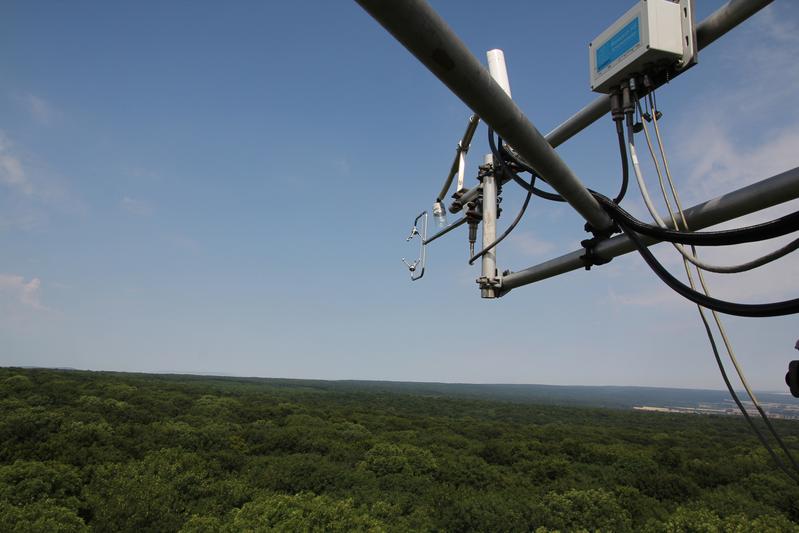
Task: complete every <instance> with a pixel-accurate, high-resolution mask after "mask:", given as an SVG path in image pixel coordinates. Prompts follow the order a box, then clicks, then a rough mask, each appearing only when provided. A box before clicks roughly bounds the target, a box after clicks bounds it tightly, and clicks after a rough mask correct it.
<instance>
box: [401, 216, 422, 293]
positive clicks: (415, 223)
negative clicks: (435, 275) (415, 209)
mask: <svg viewBox="0 0 799 533" xmlns="http://www.w3.org/2000/svg"><path fill="white" fill-rule="evenodd" d="M419 219H422V231H421V232H419V229H418V228H417V226H418V225H419ZM417 235H418V236H419V258H418V259H416V260H415V261H413V262H411V263H409V262H408V261H406V260H405V258H404V257H403V258H402V262H403V263H405V266H406V267H408V270H409V271H410V273H411V281H416V280H417V279H422V276H424V268H425V264H426V262H427V243H426V241H427V211H422V212H421V213H419V216H417V217H416V218H415V219H414V221H413V227H412V228H411V234H410V235H408V238H407V239H405V242H410V241H411V240H412V239H413V238H414V237H416V236H417ZM420 267H421V268H420ZM417 269H418V274H417V273H416V272H417Z"/></svg>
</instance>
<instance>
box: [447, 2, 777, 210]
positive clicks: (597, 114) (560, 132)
mask: <svg viewBox="0 0 799 533" xmlns="http://www.w3.org/2000/svg"><path fill="white" fill-rule="evenodd" d="M772 1H773V0H730V1H729V2H727V3H726V4H724V5H723V6H721V7H720V8H718V9H717V10H716V11H714V12H713V13H712V14H711V15H710V16H708V17H707V18H706V19H705V20H703V21H702V22H701V23H699V24H698V25H697V27H696V42H697V45H698V47H699V49H700V50H701V49H703V48H705V47H706V46H708V45H709V44H711V43H712V42H713V41H715V40H716V39H718V38H719V37H721V36H722V35H724V34H725V33H727V32H728V31H730V30H731V29H733V28H734V27H736V26H737V25H738V24H740V23H741V22H743V21H744V20H746V19H748V18H749V17H751V16H752V15H754V14H755V13H757V12H758V11H760V10H761V9H763V8H764V7H766V6H767V5H769V4H770V3H771V2H772ZM609 111H610V97H609V96H608V95H606V94H603V95H601V96H598V97H596V98H595V99H594V101H592V102H591V103H590V104H588V105H587V106H585V107H584V108H582V109H581V110H579V111H578V112H577V113H575V114H574V115H572V116H571V117H569V118H568V119H567V120H566V121H565V122H563V123H562V124H561V125H560V126H558V127H556V128H555V129H554V130H552V131H550V132H549V133H548V134H547V135H546V140H547V141H548V142H549V144H550V145H551V146H552V147H553V148H556V147H558V146H560V145H561V144H563V143H565V142H566V141H568V140H569V139H571V138H572V137H574V136H575V135H577V134H578V133H580V132H581V131H583V130H584V129H585V128H587V127H588V126H590V125H591V124H593V123H594V122H596V121H597V120H599V119H600V118H602V117H603V116H605V115H606V114H607V113H608V112H609ZM479 187H480V186H479V185H478V186H476V187H472V188H471V189H469V190H468V191H466V192H465V193H464V194H463V196H462V197H461V199H460V201H461V202H462V203H463V204H466V203H467V202H469V201H471V200H473V199H474V198H476V197H477V195H478V194H479V192H480V188H479Z"/></svg>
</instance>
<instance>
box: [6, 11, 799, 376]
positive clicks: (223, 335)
mask: <svg viewBox="0 0 799 533" xmlns="http://www.w3.org/2000/svg"><path fill="white" fill-rule="evenodd" d="M699 4H700V5H699V6H698V8H699V10H700V11H699V13H698V19H699V20H701V19H703V18H704V17H706V16H707V15H708V14H709V13H711V12H712V11H713V10H714V9H716V8H717V7H719V6H720V5H721V4H722V2H718V1H709V0H703V1H702V2H699ZM630 5H631V2H629V1H608V2H601V3H600V2H595V3H592V4H588V3H584V2H550V3H540V2H504V1H503V2H500V1H498V2H479V3H478V2H468V3H464V2H454V1H453V2H444V1H440V2H439V1H436V2H433V6H434V7H435V8H436V9H437V10H438V11H439V12H440V13H441V14H442V16H443V17H444V18H445V19H446V20H447V21H448V22H449V24H450V25H451V26H452V27H453V29H454V30H455V31H456V32H457V33H458V35H460V37H461V38H462V39H463V41H464V42H465V43H466V45H467V46H468V47H469V48H470V49H471V50H472V51H473V52H474V53H475V54H476V55H477V56H478V57H479V58H480V59H481V60H483V61H484V58H485V51H486V50H488V49H491V48H502V49H504V51H505V56H506V60H507V63H508V69H509V74H510V80H511V85H512V89H513V96H514V98H515V99H516V100H517V102H518V104H519V105H520V107H521V108H522V109H523V110H524V111H525V112H526V113H527V115H528V116H529V117H530V119H531V120H532V121H533V122H534V123H535V124H536V125H537V126H538V128H539V129H540V130H541V131H542V132H544V133H545V132H547V131H549V130H551V129H552V128H554V127H555V126H556V125H557V124H559V123H560V122H562V121H563V120H565V119H566V118H567V117H568V116H570V115H571V114H572V113H573V112H575V111H576V110H578V109H579V108H580V107H582V106H583V105H585V104H586V103H588V102H590V101H591V100H592V99H593V94H592V93H591V92H590V90H589V88H588V79H587V78H588V68H587V53H586V46H587V42H588V41H589V40H590V39H592V38H593V37H595V36H596V35H597V34H598V33H599V32H601V31H602V30H603V29H604V28H605V27H606V26H608V25H609V24H610V23H612V22H613V21H614V20H615V19H616V18H617V17H618V16H620V15H621V14H622V13H623V12H624V11H626V9H627V8H628V7H629V6H630ZM600 6H601V7H600ZM3 11H4V16H3V17H2V18H1V19H0V72H2V73H3V75H2V81H0V117H2V118H1V119H0V249H2V253H0V365H46V366H70V367H77V368H87V369H98V370H121V371H147V372H161V371H177V372H209V373H224V374H235V375H254V376H274V377H297V378H324V379H391V380H415V381H452V382H462V381H468V382H488V383H549V384H597V385H601V384H615V385H652V386H677V387H705V388H721V387H722V383H721V380H720V378H719V377H718V371H717V370H716V368H715V365H714V362H713V359H712V354H711V353H710V351H709V347H708V344H707V340H706V339H705V338H704V333H703V330H702V328H701V325H700V323H699V321H698V317H697V313H696V310H695V308H694V307H692V305H691V304H689V303H687V302H684V301H682V300H680V299H679V297H676V296H673V295H672V294H670V293H669V291H668V290H667V289H665V288H664V287H662V286H661V284H660V282H659V281H658V280H657V279H656V278H655V277H654V275H652V274H651V273H650V272H649V271H648V270H647V268H646V266H645V265H644V264H643V263H642V261H641V260H640V259H639V258H638V257H633V256H628V257H624V258H619V259H616V260H614V261H613V262H612V263H610V264H608V265H605V266H603V267H600V268H596V269H594V270H592V271H591V272H584V271H579V272H573V273H570V274H567V275H564V276H561V277H558V278H556V279H551V280H548V281H545V282H542V283H540V284H536V285H533V286H529V287H525V288H521V289H518V290H516V291H514V292H512V293H510V294H509V295H507V296H506V297H504V298H502V299H500V300H496V301H487V300H481V299H480V298H479V292H478V290H477V287H476V285H475V283H474V279H475V278H476V277H477V276H478V275H479V273H478V267H477V265H476V266H475V267H469V266H468V265H467V263H466V259H467V253H468V248H467V243H466V235H465V228H464V230H461V231H456V232H453V233H452V234H450V235H449V236H448V237H447V238H445V239H441V240H440V241H438V242H436V243H435V245H433V246H431V247H430V249H429V251H428V253H429V263H428V271H427V274H426V275H425V277H424V279H423V280H421V281H419V282H416V283H413V284H412V283H411V282H410V281H409V280H408V274H407V271H406V270H405V269H404V266H403V265H402V263H401V262H400V257H402V256H410V255H412V254H413V253H415V248H414V247H412V246H407V245H406V244H405V242H404V238H405V236H406V235H407V233H408V231H409V229H410V227H411V222H412V220H413V217H414V216H415V215H416V214H417V213H418V212H419V211H420V210H422V209H427V208H429V207H430V204H431V202H432V200H433V199H434V197H435V194H436V193H437V191H438V188H439V187H440V183H441V180H442V179H443V177H444V174H445V173H446V171H447V170H448V168H449V165H450V163H451V160H452V156H453V154H454V148H455V144H456V142H457V140H458V138H459V137H460V135H461V133H462V131H463V128H464V127H465V124H466V120H467V118H468V116H469V115H470V111H469V110H468V109H467V108H466V107H465V106H464V105H463V104H462V103H461V102H460V101H459V100H458V99H457V98H456V97H454V96H453V95H452V94H451V93H449V91H448V90H447V89H446V88H445V87H444V86H443V85H442V84H441V83H440V82H439V81H438V80H437V79H435V78H434V77H433V75H432V74H430V73H429V72H428V71H427V70H426V69H425V68H424V67H423V66H422V65H421V64H419V63H418V62H417V61H416V60H415V59H414V58H413V57H412V56H411V55H410V54H409V53H408V52H407V51H405V49H404V48H402V47H401V46H400V45H399V44H398V43H396V42H395V41H394V40H393V39H392V38H391V37H390V36H389V35H388V34H387V33H386V32H385V31H384V30H383V29H382V28H381V27H380V26H379V25H378V24H377V23H376V22H375V21H373V20H372V19H371V18H370V17H369V16H368V15H367V14H366V13H365V12H364V11H363V10H362V9H361V8H360V7H358V5H357V4H355V3H354V2H322V1H316V2H305V3H300V2H279V3H278V2H268V3H267V2H236V3H228V4H226V5H224V6H222V5H220V4H218V3H211V2H169V3H163V2H136V3H128V4H115V5H112V4H109V3H107V2H88V1H86V2H77V3H58V2H52V3H50V4H48V5H47V6H46V8H45V7H43V6H42V5H41V4H39V5H32V4H31V3H29V2H13V3H8V4H6V5H5V7H4V10H3ZM797 35H799V7H797V5H796V4H794V3H792V2H776V3H775V5H772V6H770V7H768V8H766V9H765V10H764V11H763V12H761V13H760V14H758V15H757V16H755V17H754V18H752V19H751V20H749V21H747V22H746V23H745V24H744V25H743V26H741V27H740V28H739V29H738V30H737V31H734V32H733V33H731V34H729V35H727V36H725V37H723V38H722V39H720V40H719V41H717V42H716V43H714V44H713V45H712V46H711V47H709V48H707V49H706V50H704V51H703V52H702V53H701V55H700V64H699V65H698V66H697V67H695V68H694V69H692V70H691V71H690V72H688V73H686V74H685V75H684V76H681V77H680V78H679V79H678V80H676V81H675V82H673V83H671V84H670V85H668V86H667V87H665V88H663V89H662V90H660V91H659V92H658V102H659V103H660V105H661V107H662V109H663V111H664V119H663V123H662V127H663V129H664V130H665V131H664V135H665V139H666V144H667V147H668V148H669V154H670V157H671V163H672V167H673V169H674V170H675V174H676V176H677V182H678V185H679V186H680V189H681V191H682V194H683V197H684V199H685V201H686V203H687V204H691V205H692V204H694V203H697V202H699V201H702V200H704V199H706V198H709V197H711V196H715V195H718V194H722V193H724V192H727V191H729V190H732V189H733V188H737V187H739V186H742V185H744V184H747V183H751V182H754V181H757V180H758V179H762V178H764V177H768V176H770V175H773V174H775V173H778V172H780V171H782V170H786V169H788V168H792V167H795V166H797V164H798V163H799V150H797V148H796V147H797V146H799V127H797V124H799V111H797V108H796V106H794V105H793V102H795V101H796V98H797V97H798V96H799V69H797V68H796V67H795V62H794V58H795V54H796V51H797V50H799V37H797ZM615 142H616V141H615V138H614V130H613V125H612V123H611V121H610V119H609V118H608V119H605V120H601V121H599V122H598V123H597V124H595V125H593V126H592V127H590V128H589V129H588V130H586V131H585V132H584V133H583V134H581V135H580V136H578V137H577V138H575V139H573V140H571V141H569V142H568V143H566V144H565V145H563V146H562V147H561V148H559V152H560V153H561V155H562V156H563V157H564V159H565V160H566V161H567V162H568V163H569V164H570V165H571V166H572V167H573V168H574V170H575V172H576V173H577V175H578V176H579V177H580V178H581V179H582V180H583V181H584V182H585V183H586V184H588V185H589V186H591V187H593V188H596V189H598V190H601V191H607V192H611V191H615V190H616V189H617V187H618V185H617V180H618V161H617V158H618V154H617V149H616V147H615V146H614V143H615ZM486 151H487V144H486V141H485V130H484V129H483V128H482V127H481V128H480V129H479V130H478V133H477V135H476V137H475V141H474V142H473V144H472V150H471V152H470V154H469V156H470V159H469V163H470V165H469V177H468V179H469V180H470V183H473V182H474V175H475V172H476V165H477V163H478V161H479V160H482V155H483V153H485V152H486ZM649 176H650V177H651V172H650V173H649ZM503 196H504V203H503V207H504V208H505V215H504V216H503V217H502V218H501V219H500V222H499V224H500V228H502V227H504V224H507V223H508V219H510V218H512V214H513V213H515V211H516V209H517V207H518V205H519V204H520V202H521V200H522V195H521V193H520V192H519V191H518V190H516V189H515V188H513V187H507V188H506V190H505V192H504V195H503ZM625 205H627V207H628V208H629V209H630V210H632V211H633V212H635V213H637V214H638V215H640V216H643V215H644V211H643V209H642V203H641V202H640V200H639V198H638V196H637V191H636V190H635V189H632V190H631V191H630V194H629V195H628V199H627V200H625ZM796 208H797V204H796V203H795V202H794V203H792V204H790V205H788V206H785V207H783V208H780V209H774V210H772V211H771V212H770V213H767V214H765V215H761V216H760V218H758V217H750V218H748V219H746V220H749V221H752V220H758V219H762V218H763V217H768V216H774V215H776V214H778V213H782V212H786V211H787V210H795V209H796ZM739 222H740V221H739ZM583 238H584V234H583V231H582V222H581V220H580V219H579V218H578V217H577V216H576V215H575V214H573V213H572V212H571V211H570V210H569V209H568V208H567V207H564V206H562V205H545V204H544V203H543V202H542V201H540V200H534V201H533V203H532V204H531V208H530V210H529V212H528V215H527V216H526V218H525V219H524V221H523V222H522V224H520V226H519V227H518V228H517V230H516V231H515V232H514V235H513V237H512V238H510V239H509V242H508V243H507V245H504V246H503V247H502V248H500V250H499V253H498V257H499V264H500V267H501V269H505V268H509V269H511V270H521V269H522V268H525V267H527V266H530V265H532V264H534V263H536V262H539V261H542V260H545V259H548V258H550V257H553V256H555V255H558V254H561V253H565V252H569V251H571V250H573V249H575V247H576V246H577V244H578V242H579V241H580V240H581V239H583ZM770 246H773V243H772V244H770V245H767V248H768V247H770ZM753 248H754V247H753ZM758 249H759V248H758ZM657 250H658V254H659V255H660V256H661V257H662V258H664V260H665V261H666V263H667V264H668V265H669V266H670V267H671V268H672V270H673V271H674V272H679V268H680V264H679V261H678V260H677V258H676V253H675V252H674V251H673V250H669V249H667V248H666V247H664V246H659V247H657ZM756 251H757V250H756V249H743V250H732V251H720V252H719V251H713V255H711V254H710V253H708V254H707V256H708V257H709V258H711V259H717V260H719V261H734V260H735V259H736V258H741V259H742V258H744V257H749V256H751V255H753V254H754V253H756ZM798 266H799V264H798V263H797V258H796V257H789V258H786V259H783V260H782V261H780V262H778V263H777V264H775V265H773V266H770V267H767V268H764V269H763V272H758V273H756V274H752V275H745V276H741V277H737V278H734V279H730V278H729V277H719V276H711V277H710V281H711V284H712V286H713V287H716V288H717V291H716V294H717V295H718V296H719V297H725V298H728V299H736V298H739V299H742V300H747V301H765V300H774V299H787V298H789V297H796V295H797V294H798V293H799V276H797V275H796V272H797V267H798ZM726 323H727V325H728V327H729V329H730V331H731V333H732V338H733V342H734V344H735V346H736V348H737V349H738V352H739V357H740V359H741V360H742V363H743V365H744V367H745V368H746V369H748V374H749V377H750V380H751V382H752V384H753V385H754V386H755V387H756V388H760V389H771V390H781V389H783V388H784V384H783V382H782V377H783V376H784V373H785V367H786V366H787V361H788V360H789V359H790V358H791V357H795V355H796V353H795V352H794V351H793V349H792V347H793V344H794V342H795V341H796V338H797V337H799V323H798V322H797V319H796V317H787V318H777V319H739V318H728V319H726Z"/></svg>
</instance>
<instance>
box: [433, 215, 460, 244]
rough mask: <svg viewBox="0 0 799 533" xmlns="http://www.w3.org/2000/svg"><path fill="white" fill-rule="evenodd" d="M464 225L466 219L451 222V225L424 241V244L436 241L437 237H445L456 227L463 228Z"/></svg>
mask: <svg viewBox="0 0 799 533" xmlns="http://www.w3.org/2000/svg"><path fill="white" fill-rule="evenodd" d="M464 224H466V217H461V218H459V219H458V220H456V221H455V222H453V223H452V224H450V225H449V226H447V227H446V228H444V229H442V230H441V231H439V232H438V233H436V234H434V235H432V236H431V237H430V238H429V239H426V240H425V241H424V244H430V243H431V242H433V241H434V240H436V239H438V238H439V237H443V236H444V235H446V234H447V233H449V232H450V231H452V230H454V229H455V228H457V227H460V226H463V225H464Z"/></svg>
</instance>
